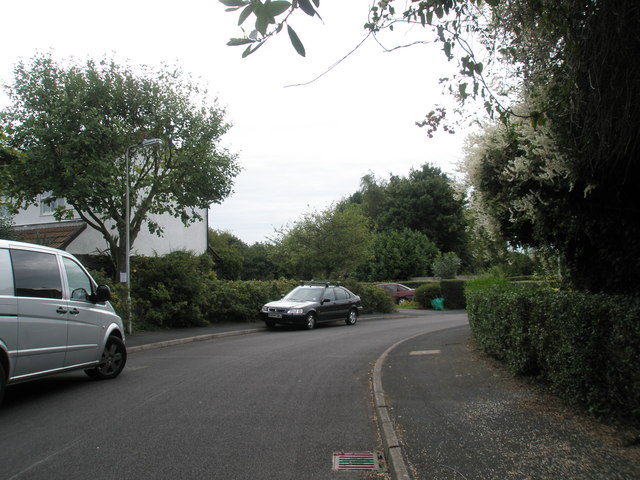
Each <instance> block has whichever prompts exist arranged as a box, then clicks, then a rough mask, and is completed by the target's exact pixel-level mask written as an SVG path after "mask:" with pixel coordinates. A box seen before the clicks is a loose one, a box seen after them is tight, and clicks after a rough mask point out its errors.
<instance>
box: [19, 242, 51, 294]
mask: <svg viewBox="0 0 640 480" xmlns="http://www.w3.org/2000/svg"><path fill="white" fill-rule="evenodd" d="M11 262H12V263H13V275H14V278H15V282H16V295H17V296H19V297H42V298H62V280H61V279H60V270H59V268H58V259H57V258H56V256H55V255H51V254H49V253H41V252H30V251H27V250H11Z"/></svg>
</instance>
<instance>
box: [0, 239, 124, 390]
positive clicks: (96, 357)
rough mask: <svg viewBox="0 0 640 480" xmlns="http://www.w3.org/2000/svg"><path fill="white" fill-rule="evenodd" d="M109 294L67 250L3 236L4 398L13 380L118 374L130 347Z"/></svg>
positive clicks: (0, 377)
mask: <svg viewBox="0 0 640 480" xmlns="http://www.w3.org/2000/svg"><path fill="white" fill-rule="evenodd" d="M110 297H111V294H110V291H109V287H107V286H105V285H96V282H95V281H94V280H93V279H92V278H91V276H90V275H89V274H88V273H87V271H86V270H85V268H84V267H83V266H82V265H81V264H80V262H78V260H77V259H76V258H75V257H73V256H72V255H70V254H68V253H67V252H64V251H62V250H56V249H54V248H49V247H43V246H40V245H32V244H29V243H21V242H13V241H9V240H0V402H1V401H2V397H3V395H4V391H5V387H6V386H7V385H10V384H12V383H18V382H24V381H27V380H32V379H35V378H38V377H41V376H44V375H50V374H54V373H60V372H66V371H69V370H77V369H81V370H84V371H85V372H86V373H87V375H89V376H90V377H92V378H95V379H109V378H115V377H117V376H118V375H119V374H120V372H122V369H123V368H124V365H125V363H126V361H127V350H126V347H125V344H124V341H125V340H124V328H123V325H122V320H121V319H120V317H119V316H118V315H117V314H116V313H115V311H114V310H113V307H112V306H111V305H110V304H109V298H110Z"/></svg>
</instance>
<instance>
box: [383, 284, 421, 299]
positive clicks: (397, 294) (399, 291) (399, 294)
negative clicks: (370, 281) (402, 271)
mask: <svg viewBox="0 0 640 480" xmlns="http://www.w3.org/2000/svg"><path fill="white" fill-rule="evenodd" d="M378 287H380V288H383V289H385V290H386V291H388V292H389V293H390V294H391V296H392V297H393V299H394V300H395V302H396V303H403V302H406V301H411V300H413V296H414V295H415V294H416V290H415V289H414V288H409V287H407V286H405V285H402V284H401V283H379V284H378Z"/></svg>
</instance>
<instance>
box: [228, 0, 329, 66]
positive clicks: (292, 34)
mask: <svg viewBox="0 0 640 480" xmlns="http://www.w3.org/2000/svg"><path fill="white" fill-rule="evenodd" d="M219 1H220V3H222V4H224V5H226V6H227V7H229V8H228V9H227V11H231V12H234V11H239V10H240V17H239V19H238V25H242V24H243V23H244V22H245V21H246V20H247V18H249V16H251V15H253V16H255V24H254V29H253V30H252V31H251V33H250V34H249V35H248V36H247V35H245V36H244V37H242V38H232V39H231V40H229V42H228V44H227V45H229V46H244V45H247V47H246V48H245V49H244V51H243V53H242V56H243V57H246V56H248V55H251V54H252V53H253V52H255V51H256V50H257V49H258V48H260V47H261V46H262V45H263V44H264V42H266V41H267V40H268V39H269V37H271V36H272V35H274V34H276V33H278V32H280V31H281V30H282V29H283V28H284V26H285V25H286V26H287V34H288V35H289V40H290V41H291V45H292V46H293V48H294V49H295V51H296V52H297V53H298V54H299V55H301V56H303V57H304V56H305V55H306V52H305V48H304V45H303V44H302V41H301V40H300V37H299V36H298V34H297V33H296V31H295V30H294V29H293V27H291V25H290V24H289V17H290V16H291V14H292V13H293V12H294V10H295V9H296V8H300V9H301V10H302V11H303V12H304V13H306V14H307V15H310V16H312V17H313V16H318V17H319V14H318V12H317V11H316V8H317V7H319V6H320V0H295V1H294V2H293V3H291V2H287V1H281V0H264V1H262V0H219ZM312 2H313V3H312ZM314 6H315V7H314ZM280 15H284V19H283V20H280V21H276V17H278V16H280Z"/></svg>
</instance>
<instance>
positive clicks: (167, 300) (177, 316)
mask: <svg viewBox="0 0 640 480" xmlns="http://www.w3.org/2000/svg"><path fill="white" fill-rule="evenodd" d="M134 267H135V269H134V270H133V272H132V292H131V297H132V303H133V313H134V318H135V319H136V320H138V321H142V322H144V323H145V324H150V325H155V326H157V327H161V328H176V327H177V328H182V327H192V326H198V325H205V324H207V323H208V321H209V310H208V306H209V296H210V294H211V291H212V283H213V282H214V281H215V278H216V277H215V273H214V271H213V261H212V260H211V257H209V256H208V255H206V254H205V255H199V256H196V255H193V254H191V253H189V252H184V251H175V252H171V253H169V254H167V255H165V256H162V257H158V256H155V257H141V256H140V257H136V258H135V264H134Z"/></svg>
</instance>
